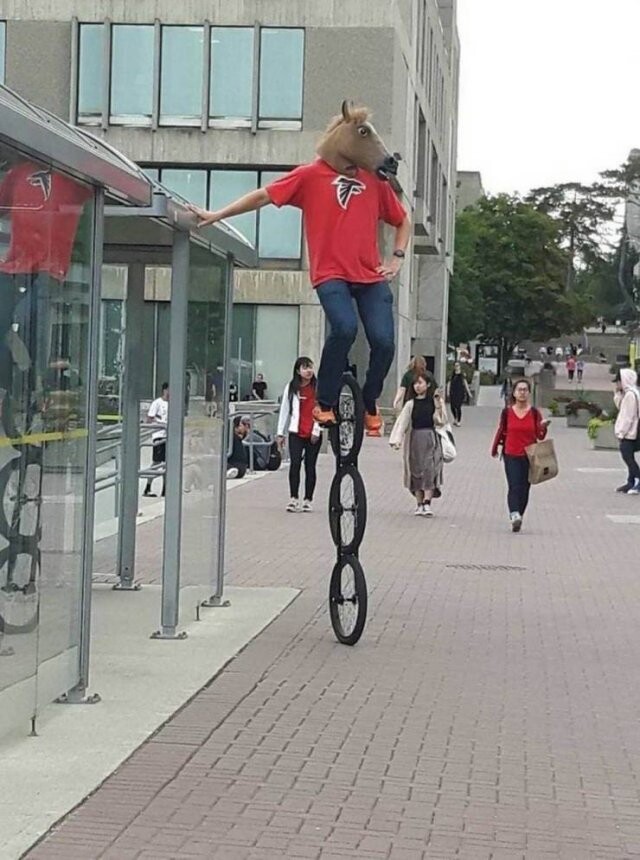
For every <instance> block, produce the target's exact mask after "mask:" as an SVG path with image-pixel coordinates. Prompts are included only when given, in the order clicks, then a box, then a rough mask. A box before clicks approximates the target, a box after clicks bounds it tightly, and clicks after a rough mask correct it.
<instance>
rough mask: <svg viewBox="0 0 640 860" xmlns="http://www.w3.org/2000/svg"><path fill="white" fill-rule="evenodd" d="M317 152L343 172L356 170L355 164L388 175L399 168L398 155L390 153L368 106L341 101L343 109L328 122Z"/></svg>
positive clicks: (350, 172)
mask: <svg viewBox="0 0 640 860" xmlns="http://www.w3.org/2000/svg"><path fill="white" fill-rule="evenodd" d="M316 152H317V153H318V155H319V156H320V158H322V160H323V161H326V162H327V164H329V165H331V167H333V169H334V170H336V171H337V172H338V173H342V174H343V175H346V176H349V175H353V174H355V172H356V170H357V169H358V168H361V169H362V170H368V171H369V172H370V173H375V174H376V175H377V176H378V177H379V178H380V179H389V177H390V176H395V175H396V173H397V172H398V162H399V160H400V156H399V154H398V153H397V152H394V153H393V154H391V153H390V152H389V150H388V149H387V148H386V146H385V145H384V143H383V142H382V138H381V137H380V136H379V135H378V133H377V131H376V130H375V128H374V127H373V125H372V124H371V122H370V121H369V109H368V108H366V107H354V105H353V102H350V101H346V100H345V101H343V102H342V113H341V115H340V116H336V117H334V118H333V119H332V120H331V122H330V123H329V125H328V127H327V130H326V131H325V133H324V135H323V136H322V139H321V140H320V143H319V144H318V147H317V150H316Z"/></svg>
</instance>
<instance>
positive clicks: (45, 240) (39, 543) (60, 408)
mask: <svg viewBox="0 0 640 860" xmlns="http://www.w3.org/2000/svg"><path fill="white" fill-rule="evenodd" d="M0 163H2V172H1V173H0V261H1V262H0V294H1V295H2V301H1V302H0V389H1V390H0V396H1V398H2V408H1V410H0V412H1V417H0V440H1V444H0V616H2V624H0V629H1V630H2V634H0V639H1V640H2V641H1V642H0V648H2V649H3V650H4V651H5V652H8V653H9V654H10V658H8V659H4V658H3V659H2V663H1V664H0V671H2V676H1V678H0V691H1V690H2V689H6V688H7V686H8V685H9V684H12V683H14V682H16V681H20V680H25V679H26V678H28V677H30V676H31V675H32V674H33V671H34V666H35V663H34V656H35V659H36V660H37V663H38V664H43V663H46V671H43V672H42V673H41V676H40V679H39V682H38V685H39V693H38V696H39V698H40V700H41V701H43V702H44V701H51V699H52V698H54V697H55V696H56V695H59V694H60V693H62V692H64V691H66V690H68V689H69V688H71V687H72V686H74V685H75V684H76V683H77V680H78V668H79V665H78V657H79V642H80V598H81V585H82V570H81V548H82V535H83V521H82V515H83V504H84V500H85V471H86V453H87V422H86V416H87V383H88V378H87V376H88V347H89V315H90V283H91V247H92V229H93V207H92V196H93V195H92V191H91V190H90V189H89V188H88V187H85V186H83V185H81V184H80V183H78V182H76V181H75V180H73V179H71V178H70V177H67V176H65V175H64V174H62V173H59V172H57V171H54V170H52V169H51V168H50V167H49V166H47V165H43V164H41V163H38V162H35V161H33V160H30V159H28V160H25V159H24V158H16V157H14V156H13V154H12V153H11V151H10V150H9V149H8V148H6V147H0ZM12 634H21V635H17V636H15V635H12ZM0 696H2V692H0ZM23 701H24V700H23ZM5 712H6V707H5V704H4V703H2V702H0V713H5ZM18 712H19V707H18V708H17V709H16V712H15V713H16V716H19V714H18Z"/></svg>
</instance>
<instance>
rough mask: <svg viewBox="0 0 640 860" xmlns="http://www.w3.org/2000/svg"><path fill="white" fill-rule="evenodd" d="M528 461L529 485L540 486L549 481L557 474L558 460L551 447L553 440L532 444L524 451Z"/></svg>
mask: <svg viewBox="0 0 640 860" xmlns="http://www.w3.org/2000/svg"><path fill="white" fill-rule="evenodd" d="M524 450H525V453H526V455H527V458H528V459H529V483H530V484H542V483H544V482H545V481H550V480H551V479H552V478H555V477H556V475H557V474H558V458H557V457H556V450H555V448H554V446H553V439H543V440H542V442H534V443H533V445H529V446H528V447H526V448H525V449H524Z"/></svg>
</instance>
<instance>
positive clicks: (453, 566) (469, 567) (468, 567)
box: [446, 564, 527, 572]
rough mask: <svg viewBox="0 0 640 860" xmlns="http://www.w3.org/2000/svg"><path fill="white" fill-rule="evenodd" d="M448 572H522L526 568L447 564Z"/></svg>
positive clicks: (504, 565) (506, 565)
mask: <svg viewBox="0 0 640 860" xmlns="http://www.w3.org/2000/svg"><path fill="white" fill-rule="evenodd" d="M446 567H447V569H448V570H488V571H492V572H493V571H505V572H509V571H523V570H526V569H527V568H526V567H518V566H517V565H514V564H447V565H446Z"/></svg>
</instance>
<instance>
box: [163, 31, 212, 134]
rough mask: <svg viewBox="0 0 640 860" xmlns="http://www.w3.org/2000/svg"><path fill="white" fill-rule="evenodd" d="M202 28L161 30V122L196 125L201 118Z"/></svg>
mask: <svg viewBox="0 0 640 860" xmlns="http://www.w3.org/2000/svg"><path fill="white" fill-rule="evenodd" d="M203 38H204V31H203V28H202V27H163V28H162V59H161V71H160V122H161V123H163V124H165V125H170V124H176V123H177V124H180V125H189V124H190V125H197V124H198V123H199V122H200V116H201V115H202V63H203V53H204V50H203V49H204V46H203Z"/></svg>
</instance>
